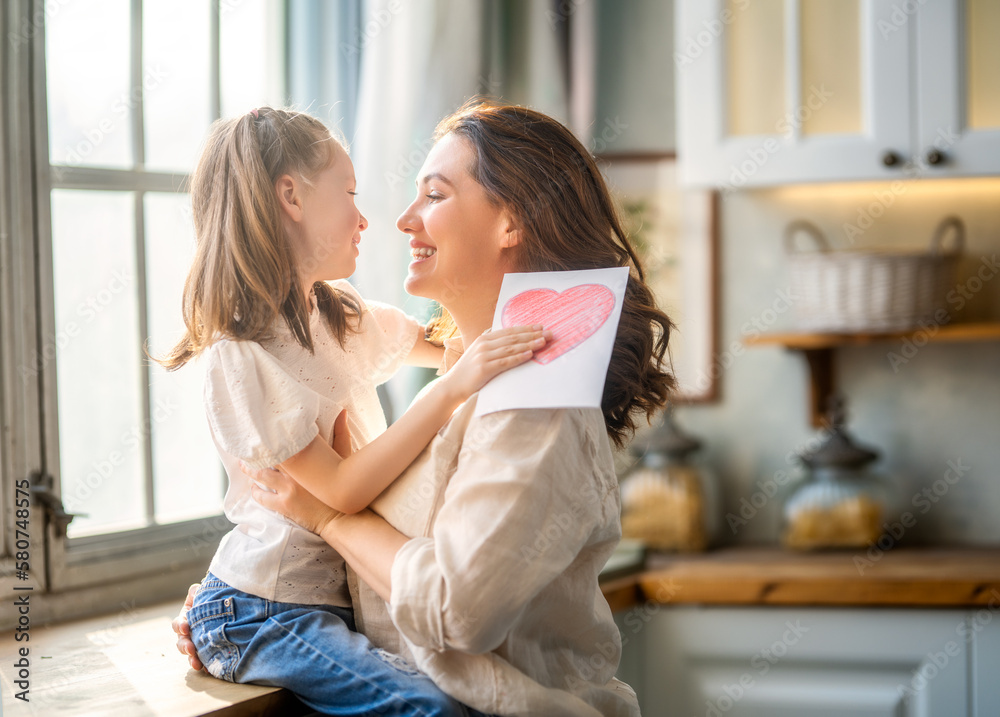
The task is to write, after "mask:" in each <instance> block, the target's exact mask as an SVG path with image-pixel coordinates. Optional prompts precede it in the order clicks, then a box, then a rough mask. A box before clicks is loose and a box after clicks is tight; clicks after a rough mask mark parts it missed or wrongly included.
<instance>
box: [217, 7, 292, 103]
mask: <svg viewBox="0 0 1000 717" xmlns="http://www.w3.org/2000/svg"><path fill="white" fill-rule="evenodd" d="M219 35H220V38H219V53H220V68H219V71H220V75H221V76H220V83H221V84H220V91H221V94H222V116H223V117H232V116H234V115H237V114H243V113H244V112H249V111H250V110H252V109H253V108H254V107H260V106H262V105H271V106H276V107H280V106H282V105H284V104H285V86H284V76H285V72H284V68H285V57H284V36H285V17H284V13H283V10H282V6H281V3H276V2H272V1H271V0H244V1H243V2H239V3H234V2H224V3H222V4H221V6H220V8H219Z"/></svg>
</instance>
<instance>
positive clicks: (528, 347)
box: [441, 324, 552, 401]
mask: <svg viewBox="0 0 1000 717" xmlns="http://www.w3.org/2000/svg"><path fill="white" fill-rule="evenodd" d="M551 339H552V332H551V331H544V330H543V328H542V325H541V324H535V325H534V326H511V327H508V328H506V329H498V330H496V331H487V332H486V333H484V334H483V335H482V336H480V337H479V338H477V339H476V340H475V341H473V342H472V345H471V346H469V347H468V348H467V349H466V350H465V353H463V354H462V357H461V358H460V359H459V360H458V361H457V362H456V363H455V365H454V366H452V367H451V370H450V371H448V373H446V374H445V375H444V377H443V378H442V379H441V383H444V384H447V386H448V387H449V388H450V390H452V391H453V392H454V393H455V395H456V396H458V397H459V398H460V400H462V401H464V400H465V399H467V398H468V397H469V396H471V395H472V394H474V393H475V392H476V391H478V390H479V389H481V388H482V387H483V386H485V385H486V384H487V383H489V381H490V379H492V378H493V377H495V376H497V375H498V374H501V373H503V372H504V371H506V370H507V369H511V368H514V367H515V366H520V365H521V364H523V363H524V362H525V361H528V360H530V359H531V357H532V356H534V354H535V351H538V350H540V349H542V348H543V347H544V346H545V344H546V342H548V341H550V340H551Z"/></svg>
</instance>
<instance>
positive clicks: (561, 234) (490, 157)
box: [435, 101, 676, 448]
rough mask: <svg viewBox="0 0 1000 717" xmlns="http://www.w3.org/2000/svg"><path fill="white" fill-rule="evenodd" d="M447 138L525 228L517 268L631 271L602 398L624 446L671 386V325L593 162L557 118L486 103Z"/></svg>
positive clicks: (457, 121) (448, 127) (451, 122)
mask: <svg viewBox="0 0 1000 717" xmlns="http://www.w3.org/2000/svg"><path fill="white" fill-rule="evenodd" d="M447 134H456V135H459V136H461V137H463V138H465V139H466V140H468V141H469V142H470V144H471V145H472V147H473V150H474V153H475V162H474V165H473V166H472V167H470V171H471V173H472V176H473V177H474V178H475V179H476V181H478V182H479V183H480V184H481V185H482V186H483V187H484V188H485V189H486V193H487V195H488V196H489V197H490V199H491V201H493V202H494V203H495V204H496V205H498V206H501V207H503V208H504V209H505V210H506V211H507V212H508V213H509V214H510V216H511V217H512V220H513V222H514V226H515V228H516V229H518V230H519V231H520V242H519V243H518V244H517V245H516V246H515V247H513V248H512V249H510V251H512V252H514V255H513V258H514V265H515V266H517V267H518V268H519V269H520V270H521V271H569V270H577V269H597V268H603V267H612V266H627V267H630V269H631V271H630V275H629V281H628V285H627V287H626V289H625V300H624V302H623V304H622V313H621V321H620V323H619V325H618V334H617V336H616V338H615V345H614V348H613V350H612V352H611V365H610V367H609V368H608V375H607V380H606V382H605V384H604V395H603V397H602V399H601V408H602V410H603V412H604V420H605V423H606V424H607V429H608V435H609V436H610V438H611V440H612V441H613V442H614V443H615V445H616V446H618V447H619V448H620V447H622V446H623V445H624V444H625V443H626V442H627V441H628V439H629V438H631V436H632V434H634V432H635V429H636V424H635V416H637V415H639V414H642V413H645V414H646V418H647V420H649V419H650V418H652V416H653V415H654V414H655V413H656V411H657V410H659V409H660V408H661V407H663V406H664V405H665V404H666V402H667V400H668V399H669V397H670V394H671V392H672V390H673V389H674V387H675V383H676V382H675V379H674V377H673V375H672V374H671V373H670V370H669V368H668V361H667V344H668V341H669V339H670V332H671V330H672V329H673V324H672V322H671V321H670V319H669V318H668V317H667V315H666V314H665V313H663V312H662V311H660V309H658V308H657V306H656V302H655V299H654V297H653V292H652V291H651V290H650V288H649V286H647V285H646V281H645V275H644V273H643V270H642V264H641V262H640V261H639V258H638V257H637V256H636V253H635V251H634V250H633V249H632V245H631V243H630V242H629V239H628V236H627V235H626V233H625V231H624V229H623V227H622V223H621V220H620V218H619V215H618V210H617V208H616V207H615V203H614V201H613V200H612V198H611V194H610V192H609V191H608V188H607V185H606V184H605V181H604V178H603V176H602V175H601V172H600V170H599V169H598V167H597V164H596V162H595V161H594V158H593V157H592V156H591V155H590V153H589V152H588V151H587V150H586V149H585V148H584V147H583V145H582V144H580V142H579V140H577V138H576V137H575V136H574V135H573V133H572V132H570V131H569V130H568V129H566V127H564V126H563V125H562V124H560V123H559V122H557V121H556V120H554V119H552V118H551V117H549V116H547V115H544V114H542V113H541V112H536V111H534V110H531V109H527V108H525V107H518V106H513V105H501V104H495V103H492V102H489V101H474V102H471V103H467V104H466V105H465V106H464V107H462V108H461V109H460V110H458V111H457V112H455V113H454V114H453V115H451V116H450V117H448V118H446V119H444V120H443V121H442V122H441V123H440V124H439V125H438V128H437V131H436V134H435V136H436V138H437V139H440V138H441V137H443V136H445V135H447ZM447 322H448V319H447V318H445V319H444V322H443V323H442V325H441V329H442V330H443V331H439V332H438V335H439V337H440V336H441V335H442V333H443V332H446V331H447V329H445V325H446V324H447Z"/></svg>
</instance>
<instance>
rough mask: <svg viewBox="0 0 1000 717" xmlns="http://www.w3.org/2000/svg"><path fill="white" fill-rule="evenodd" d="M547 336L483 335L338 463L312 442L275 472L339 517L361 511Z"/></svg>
mask: <svg viewBox="0 0 1000 717" xmlns="http://www.w3.org/2000/svg"><path fill="white" fill-rule="evenodd" d="M547 335H548V336H550V335H551V334H550V333H549V332H543V331H542V329H541V327H540V326H535V327H523V326H522V327H514V328H510V329H503V330H501V331H496V332H491V333H487V334H484V335H483V336H481V337H479V338H478V339H476V341H475V342H474V343H473V344H472V346H470V347H469V350H468V351H466V352H465V354H464V355H463V356H462V358H461V359H459V361H458V363H456V364H455V366H454V367H453V368H452V370H451V371H449V372H448V374H447V375H446V376H443V377H441V379H440V380H439V381H438V382H437V384H436V385H435V386H434V387H433V388H432V389H431V390H430V391H428V392H427V394H426V395H424V396H423V397H422V398H421V399H420V400H419V401H417V402H416V403H414V404H413V406H411V407H410V409H409V410H407V411H406V413H404V414H403V415H402V416H401V417H400V418H399V420H398V421H396V422H395V423H394V424H393V425H392V426H390V427H389V428H388V429H387V430H386V431H385V433H383V434H382V435H380V436H378V437H377V438H376V439H375V440H373V441H372V442H371V443H369V444H368V445H367V446H365V447H364V448H362V449H361V450H359V451H357V452H356V453H353V454H351V455H350V456H348V457H347V458H341V457H340V455H338V454H337V452H336V451H335V450H334V449H333V448H332V447H331V446H330V445H329V444H327V443H326V441H325V440H323V438H322V437H320V436H317V437H316V438H314V439H313V440H312V442H311V443H309V445H308V446H306V447H305V448H304V449H303V450H301V451H299V452H298V453H296V454H295V455H294V456H292V457H291V458H289V459H287V460H285V461H284V462H283V463H281V465H280V468H281V470H283V471H285V472H286V473H288V474H289V475H291V476H292V477H293V478H294V479H295V480H296V481H297V482H298V483H300V484H301V485H302V486H303V487H304V488H305V489H306V490H308V491H309V492H310V493H312V494H313V495H315V496H316V497H317V498H319V499H320V500H321V501H323V502H324V503H326V504H327V505H329V506H330V507H332V508H335V509H336V510H338V511H340V512H343V513H356V512H358V511H359V510H362V509H364V508H365V507H367V506H368V504H369V503H371V501H372V500H374V499H375V497H376V496H378V495H379V494H380V493H381V492H382V491H383V490H385V489H386V487H387V486H388V485H389V484H390V483H392V481H394V480H395V479H396V478H397V477H398V476H399V474H400V473H402V472H403V470H404V469H405V468H406V466H408V465H409V464H410V463H411V462H412V461H413V460H414V459H415V458H416V457H417V456H418V455H419V454H420V452H421V451H422V450H423V449H424V447H425V446H426V445H427V444H428V443H429V442H430V440H431V438H433V437H434V434H435V433H437V432H438V430H439V429H440V428H441V426H443V425H444V424H445V422H446V421H447V420H448V419H449V418H450V417H451V414H452V413H453V412H454V411H455V409H456V408H458V406H459V405H461V403H462V402H463V401H465V400H466V399H467V398H468V397H469V396H471V395H472V394H473V393H475V392H476V391H478V390H479V389H480V388H482V386H483V385H485V384H486V382H487V381H489V380H490V379H491V378H493V377H494V376H496V375H497V374H499V373H501V372H503V371H506V370H507V369H509V368H513V367H514V366H518V365H520V364H522V363H524V362H525V361H527V360H528V359H530V358H531V356H532V354H533V352H534V351H535V350H537V349H540V348H541V347H542V346H544V345H545V342H546V336H547Z"/></svg>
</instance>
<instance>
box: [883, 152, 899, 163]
mask: <svg viewBox="0 0 1000 717" xmlns="http://www.w3.org/2000/svg"><path fill="white" fill-rule="evenodd" d="M899 162H900V157H899V155H898V154H896V153H895V152H893V151H892V150H891V149H887V150H886V151H885V152H883V153H882V164H884V165H885V166H886V167H895V166H896V165H897V164H899Z"/></svg>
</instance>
